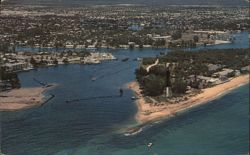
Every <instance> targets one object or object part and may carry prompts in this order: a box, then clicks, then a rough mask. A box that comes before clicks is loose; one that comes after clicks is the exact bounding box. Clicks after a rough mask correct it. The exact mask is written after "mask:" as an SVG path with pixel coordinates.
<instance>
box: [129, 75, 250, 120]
mask: <svg viewBox="0 0 250 155" xmlns="http://www.w3.org/2000/svg"><path fill="white" fill-rule="evenodd" d="M247 83H249V75H242V76H239V77H236V78H233V79H231V80H230V81H228V82H226V83H223V84H220V85H216V86H214V87H211V88H206V89H203V90H202V93H199V94H197V95H195V96H193V97H190V98H188V99H187V100H186V101H182V102H179V103H172V104H168V103H162V104H161V105H158V106H154V105H152V104H150V103H147V102H146V101H145V99H144V98H143V97H142V94H141V93H140V92H141V90H140V88H139V85H138V83H137V82H131V83H129V85H128V88H130V89H132V90H133V91H134V92H135V94H136V96H137V97H138V99H137V100H136V104H137V107H138V111H137V114H136V116H135V118H136V120H137V121H138V122H139V123H147V122H152V121H156V120H159V119H162V118H167V117H171V116H174V115H175V114H176V113H177V112H180V111H182V110H186V109H188V108H191V107H193V106H197V105H200V104H204V103H206V102H208V101H211V100H213V99H215V98H218V97H219V96H221V95H222V94H224V93H226V92H227V91H229V90H232V89H234V88H236V87H238V86H240V85H243V84H247Z"/></svg>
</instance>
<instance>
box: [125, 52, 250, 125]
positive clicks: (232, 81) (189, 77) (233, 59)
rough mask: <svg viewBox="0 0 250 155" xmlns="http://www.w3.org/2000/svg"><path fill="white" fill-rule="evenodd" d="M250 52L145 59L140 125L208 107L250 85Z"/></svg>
mask: <svg viewBox="0 0 250 155" xmlns="http://www.w3.org/2000/svg"><path fill="white" fill-rule="evenodd" d="M249 69H250V66H249V49H237V50H236V49H227V50H225V49H223V50H209V51H200V52H185V51H173V52H170V53H168V54H166V55H161V56H158V57H156V58H144V59H143V60H142V62H141V64H140V67H139V68H138V69H137V70H136V77H137V81H136V82H131V83H129V85H128V88H130V89H132V90H133V91H134V92H135V94H136V97H135V99H136V104H137V107H138V112H137V114H136V120H137V121H138V122H139V123H142V124H144V123H149V122H152V121H155V120H159V119H162V118H167V117H171V116H174V115H176V113H177V112H180V111H183V110H186V109H188V108H191V107H193V106H197V105H200V104H202V103H206V102H208V101H211V100H213V99H215V98H216V97H219V96H220V95H222V94H223V93H225V92H227V91H229V90H231V89H233V88H236V87H238V86H240V85H243V84H247V83H249Z"/></svg>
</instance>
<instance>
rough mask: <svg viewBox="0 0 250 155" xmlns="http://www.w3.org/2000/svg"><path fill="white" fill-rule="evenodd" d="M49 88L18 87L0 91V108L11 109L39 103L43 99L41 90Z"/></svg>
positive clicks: (28, 106)
mask: <svg viewBox="0 0 250 155" xmlns="http://www.w3.org/2000/svg"><path fill="white" fill-rule="evenodd" d="M48 89H49V88H45V87H37V88H20V89H13V90H10V91H4V92H0V110H3V111H12V110H20V109H26V108H30V107H33V106H37V105H41V104H42V103H43V102H44V101H45V96H44V95H43V92H45V91H46V90H48Z"/></svg>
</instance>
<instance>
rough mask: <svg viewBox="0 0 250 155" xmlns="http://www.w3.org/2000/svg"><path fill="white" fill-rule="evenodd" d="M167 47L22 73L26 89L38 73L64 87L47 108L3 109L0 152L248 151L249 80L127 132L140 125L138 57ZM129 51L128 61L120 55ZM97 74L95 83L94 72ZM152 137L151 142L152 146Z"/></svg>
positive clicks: (218, 154)
mask: <svg viewBox="0 0 250 155" xmlns="http://www.w3.org/2000/svg"><path fill="white" fill-rule="evenodd" d="M167 51H168V50H162V49H159V50H152V49H146V50H143V51H140V50H132V51H130V50H115V51H111V52H113V54H114V55H115V56H116V57H117V58H118V60H117V61H106V62H103V63H102V64H100V65H60V66H58V67H49V68H40V69H38V70H32V71H30V72H23V73H20V74H19V78H20V80H21V84H22V86H23V87H34V86H38V84H37V83H35V82H34V80H33V78H37V79H39V80H41V81H45V82H48V83H56V84H57V86H56V87H55V88H53V89H51V90H49V91H48V92H46V93H45V95H49V94H51V93H52V94H54V95H55V98H54V99H53V100H51V101H49V102H48V103H46V104H45V105H43V106H41V107H34V108H31V109H26V110H20V111H15V112H1V113H0V122H1V137H0V138H1V139H0V141H1V151H2V153H4V154H6V155H89V154H90V155H145V154H152V155H155V154H157V155H161V154H163V155H165V154H170V155H188V154H190V155H194V154H197V155H210V154H212V155H214V154H215V155H224V154H227V155H231V154H232V155H235V154H246V153H247V152H248V150H249V139H248V137H249V84H248V85H244V86H241V87H239V88H237V89H235V90H233V91H231V92H229V93H228V94H226V95H224V96H222V97H220V98H218V99H216V100H214V101H211V102H209V103H207V104H205V105H202V106H200V107H197V108H193V109H191V110H188V111H186V112H183V113H180V114H178V115H177V116H176V117H174V118H170V119H168V120H162V121H160V122H156V123H153V124H148V125H146V126H144V127H143V128H142V132H140V133H138V134H136V135H134V136H125V135H124V133H123V132H121V131H122V130H123V129H124V128H126V127H128V126H130V125H134V124H136V122H135V120H134V115H135V113H136V110H137V109H136V106H135V103H134V101H133V100H131V97H132V96H133V92H132V91H131V90H128V89H124V96H122V97H119V91H118V90H119V88H121V87H123V88H125V85H126V84H127V83H128V82H131V81H133V80H134V79H135V75H134V71H135V69H136V68H137V67H138V62H137V61H134V59H135V58H137V57H147V56H154V55H159V54H160V52H167ZM126 57H129V58H130V59H129V60H128V62H122V61H121V59H123V58H126ZM92 77H96V78H97V80H96V81H92V80H91V78H92ZM70 100H76V101H75V102H67V101H70ZM150 142H152V143H153V146H152V147H151V148H148V147H147V144H148V143H150Z"/></svg>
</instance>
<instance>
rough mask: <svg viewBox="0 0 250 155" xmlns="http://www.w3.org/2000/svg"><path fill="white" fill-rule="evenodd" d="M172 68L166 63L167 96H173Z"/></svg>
mask: <svg viewBox="0 0 250 155" xmlns="http://www.w3.org/2000/svg"><path fill="white" fill-rule="evenodd" d="M170 78H171V76H170V69H169V64H166V79H165V80H166V81H165V83H166V88H165V96H166V97H167V98H168V97H171V96H172V90H171V80H170Z"/></svg>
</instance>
